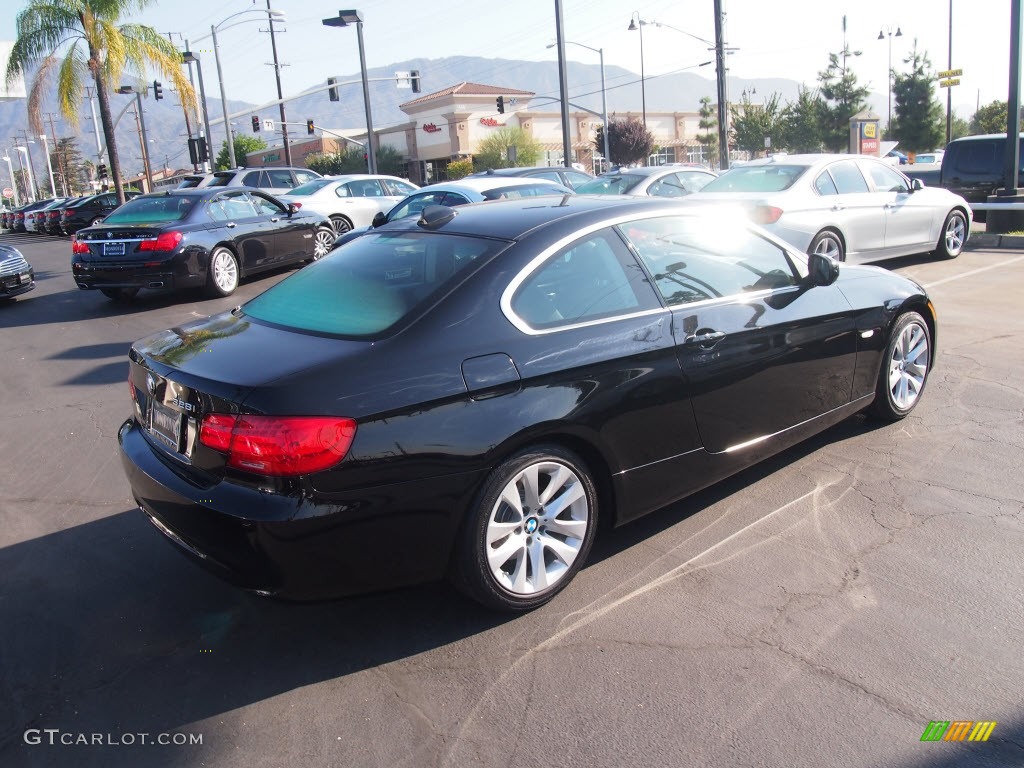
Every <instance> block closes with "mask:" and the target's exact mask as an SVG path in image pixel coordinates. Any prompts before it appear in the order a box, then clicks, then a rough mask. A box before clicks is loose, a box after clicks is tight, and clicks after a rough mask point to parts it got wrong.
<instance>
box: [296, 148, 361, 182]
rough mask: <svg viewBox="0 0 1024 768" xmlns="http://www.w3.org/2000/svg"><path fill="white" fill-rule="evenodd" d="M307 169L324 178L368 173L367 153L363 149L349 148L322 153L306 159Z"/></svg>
mask: <svg viewBox="0 0 1024 768" xmlns="http://www.w3.org/2000/svg"><path fill="white" fill-rule="evenodd" d="M306 167H307V168H309V169H310V170H312V171H316V172H317V173H319V174H321V175H323V176H337V175H339V174H347V173H366V153H365V152H364V151H363V149H362V148H361V147H347V148H342V149H339V150H338V151H337V152H321V153H318V154H315V155H309V156H307V157H306Z"/></svg>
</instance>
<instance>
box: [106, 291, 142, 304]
mask: <svg viewBox="0 0 1024 768" xmlns="http://www.w3.org/2000/svg"><path fill="white" fill-rule="evenodd" d="M100 293H102V294H103V295H104V296H106V297H107V298H108V299H110V300H111V301H119V302H124V301H131V300H132V299H134V298H135V297H136V296H138V295H139V289H138V288H100Z"/></svg>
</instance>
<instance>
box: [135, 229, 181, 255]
mask: <svg viewBox="0 0 1024 768" xmlns="http://www.w3.org/2000/svg"><path fill="white" fill-rule="evenodd" d="M181 238H182V234H181V232H161V233H160V234H159V235H157V236H156V237H154V238H150V239H148V240H143V241H142V242H140V243H139V250H140V251H173V250H174V249H175V248H177V247H178V246H179V245H181Z"/></svg>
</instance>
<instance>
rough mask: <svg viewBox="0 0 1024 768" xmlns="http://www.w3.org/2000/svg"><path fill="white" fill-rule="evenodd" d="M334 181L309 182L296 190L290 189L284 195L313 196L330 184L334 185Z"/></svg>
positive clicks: (318, 180) (314, 180)
mask: <svg viewBox="0 0 1024 768" xmlns="http://www.w3.org/2000/svg"><path fill="white" fill-rule="evenodd" d="M334 181H335V180H334V179H313V180H312V181H307V182H306V183H305V184H300V185H299V186H297V187H295V189H289V190H288V191H287V192H285V193H284V194H286V195H289V196H290V195H312V194H313V193H314V192H316V191H318V190H321V189H323V188H324V187H326V186H327V185H328V184H333V183H334Z"/></svg>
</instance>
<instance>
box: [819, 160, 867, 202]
mask: <svg viewBox="0 0 1024 768" xmlns="http://www.w3.org/2000/svg"><path fill="white" fill-rule="evenodd" d="M828 171H829V173H831V174H832V180H833V181H834V182H835V183H836V189H837V190H839V193H840V194H841V195H849V194H851V193H861V192H867V191H868V183H867V182H866V181H864V177H863V176H862V175H861V172H860V171H859V170H858V168H857V164H856V163H855V162H853V161H852V160H844V161H842V162H841V163H833V164H832V165H830V166H829V167H828Z"/></svg>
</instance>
